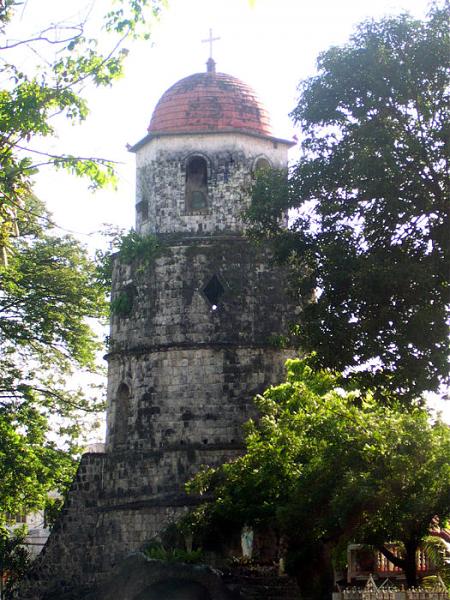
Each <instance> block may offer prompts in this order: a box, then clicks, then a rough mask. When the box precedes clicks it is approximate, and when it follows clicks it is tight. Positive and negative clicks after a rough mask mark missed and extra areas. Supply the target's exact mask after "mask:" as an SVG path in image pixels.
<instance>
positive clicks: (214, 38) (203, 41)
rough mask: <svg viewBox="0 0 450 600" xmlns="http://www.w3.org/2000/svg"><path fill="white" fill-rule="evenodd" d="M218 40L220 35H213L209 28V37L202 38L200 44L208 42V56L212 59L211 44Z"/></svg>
mask: <svg viewBox="0 0 450 600" xmlns="http://www.w3.org/2000/svg"><path fill="white" fill-rule="evenodd" d="M217 40H220V37H213V34H212V29H210V30H209V38H208V39H206V40H202V44H203V43H205V42H209V58H210V59H212V45H213V42H216V41H217Z"/></svg>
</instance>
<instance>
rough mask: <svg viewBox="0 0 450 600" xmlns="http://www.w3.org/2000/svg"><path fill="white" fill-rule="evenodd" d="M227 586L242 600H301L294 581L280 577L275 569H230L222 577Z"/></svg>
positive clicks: (284, 576)
mask: <svg viewBox="0 0 450 600" xmlns="http://www.w3.org/2000/svg"><path fill="white" fill-rule="evenodd" d="M222 579H223V581H224V583H225V585H226V586H227V587H228V588H229V589H230V590H232V591H233V592H234V593H235V594H236V597H237V598H241V599H242V600H299V598H300V591H299V588H298V586H297V583H296V581H295V580H294V579H292V578H290V577H287V576H286V575H281V576H280V575H278V573H277V569H276V568H273V567H260V568H258V567H255V568H244V567H237V568H234V569H230V570H229V571H226V572H225V573H224V574H223V577H222Z"/></svg>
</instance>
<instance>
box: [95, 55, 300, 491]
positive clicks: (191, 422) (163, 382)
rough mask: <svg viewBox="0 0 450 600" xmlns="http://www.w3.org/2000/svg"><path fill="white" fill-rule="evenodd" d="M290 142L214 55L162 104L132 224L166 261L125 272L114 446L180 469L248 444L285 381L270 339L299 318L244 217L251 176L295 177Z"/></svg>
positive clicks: (117, 282) (110, 441)
mask: <svg viewBox="0 0 450 600" xmlns="http://www.w3.org/2000/svg"><path fill="white" fill-rule="evenodd" d="M290 144H291V143H290V142H287V141H285V140H280V139H277V138H274V137H273V136H272V135H271V133H270V124H269V117H268V115H267V113H266V111H265V110H264V108H263V107H262V106H261V104H260V103H259V102H258V100H257V98H256V97H255V94H254V92H253V91H252V90H251V89H250V88H249V87H248V86H247V85H246V84H244V83H242V82H241V81H239V80H238V79H236V78H234V77H231V76H230V75H225V74H223V73H216V71H215V65H214V62H213V60H212V59H209V61H208V70H207V72H205V73H196V74H194V75H191V76H189V77H186V78H185V79H182V80H181V81H178V82H177V83H176V84H175V85H173V86H172V87H171V88H170V89H169V90H167V91H166V92H165V93H164V94H163V96H162V97H161V99H160V101H159V102H158V104H157V106H156V108H155V110H154V113H153V116H152V119H151V122H150V126H149V128H148V135H147V136H146V137H145V138H144V139H143V140H141V141H140V142H138V143H137V144H136V145H135V146H134V147H133V148H132V151H133V152H135V153H136V162H137V191H136V229H137V231H138V232H139V233H141V234H142V235H147V234H151V235H154V236H155V237H156V238H157V239H158V242H159V244H160V253H159V256H158V257H157V258H156V259H155V260H154V262H153V263H152V264H151V265H148V266H147V267H145V268H143V265H142V263H141V262H139V261H138V262H137V263H136V264H133V265H121V264H119V263H118V264H116V269H115V273H114V283H113V301H114V299H115V298H118V297H119V295H120V294H122V295H123V294H125V295H127V294H128V297H129V299H130V302H132V308H131V310H130V312H129V314H127V315H126V316H125V317H121V316H120V315H114V316H113V318H112V329H111V338H110V339H111V347H110V353H109V355H108V363H109V381H108V398H109V405H108V407H109V408H108V435H107V450H108V451H111V452H129V451H153V450H158V451H164V452H176V453H178V454H177V456H178V457H177V465H178V467H177V469H178V472H179V473H180V474H181V473H185V472H188V471H190V468H189V464H192V463H195V464H196V465H197V464H198V465H199V464H203V463H205V462H206V463H210V462H211V460H212V457H214V459H213V462H214V463H217V462H223V460H225V459H227V458H228V457H229V456H230V452H231V453H232V454H233V453H234V451H235V450H238V449H239V448H240V442H241V438H242V431H241V428H242V423H243V422H244V421H245V420H247V418H248V417H249V411H251V406H252V398H253V396H254V395H255V394H256V393H257V392H260V391H262V390H263V389H264V388H265V387H267V386H268V385H270V384H271V383H274V382H276V381H279V380H280V378H281V377H282V368H283V360H284V358H285V355H284V353H283V352H280V351H279V350H277V349H274V348H273V347H271V345H270V342H271V340H272V342H273V340H274V338H276V336H279V335H280V334H282V333H283V332H286V330H287V319H288V318H289V316H290V315H289V314H288V311H287V308H288V307H287V303H286V297H285V293H284V284H283V282H282V280H281V279H280V273H279V272H277V271H276V270H274V269H273V268H272V267H271V266H270V261H269V260H268V257H267V256H266V255H265V253H264V252H261V251H256V250H255V248H254V247H253V246H252V245H251V244H250V243H249V242H248V241H247V240H246V239H245V237H244V235H243V229H244V225H243V221H242V213H243V211H244V210H245V209H246V208H247V207H248V204H249V197H248V193H249V188H250V185H251V183H252V177H254V174H255V172H256V171H257V170H258V169H259V168H262V167H268V166H271V167H274V168H277V169H284V168H286V167H287V149H288V147H289V146H290ZM291 316H292V315H291ZM180 452H181V454H179V453H180ZM194 456H195V459H194ZM187 457H189V459H188V463H189V464H184V463H185V461H186V460H187ZM205 459H206V460H205ZM181 464H183V466H181ZM179 478H181V479H182V476H181V477H176V478H175V479H179ZM177 483H179V481H178V482H177ZM168 485H169V482H165V483H164V484H163V486H164V487H166V486H168ZM169 487H170V486H169ZM166 489H168V488H167V487H166Z"/></svg>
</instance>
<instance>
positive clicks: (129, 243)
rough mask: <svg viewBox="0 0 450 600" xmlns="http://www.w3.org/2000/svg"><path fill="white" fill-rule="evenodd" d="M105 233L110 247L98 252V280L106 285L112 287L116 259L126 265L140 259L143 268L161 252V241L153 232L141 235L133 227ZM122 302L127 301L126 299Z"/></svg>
mask: <svg viewBox="0 0 450 600" xmlns="http://www.w3.org/2000/svg"><path fill="white" fill-rule="evenodd" d="M105 235H106V236H107V237H108V238H109V247H108V249H107V250H106V251H103V250H99V251H97V253H96V262H97V275H98V280H99V282H100V283H101V284H102V285H104V286H105V287H111V279H112V272H113V264H114V260H115V259H117V260H118V261H119V262H120V263H121V264H125V265H129V264H131V263H132V262H134V261H135V260H136V259H139V261H140V265H141V268H145V267H147V266H148V265H150V264H151V263H152V262H153V261H154V260H155V259H156V258H157V256H159V254H160V252H161V243H160V242H159V241H158V239H157V237H156V236H154V235H152V234H147V235H141V234H139V233H137V232H136V231H134V230H133V229H132V230H130V231H129V232H127V233H123V231H117V230H109V231H107V232H106V233H105ZM122 302H123V303H126V299H125V298H124V299H123V300H122V301H120V303H121V304H122Z"/></svg>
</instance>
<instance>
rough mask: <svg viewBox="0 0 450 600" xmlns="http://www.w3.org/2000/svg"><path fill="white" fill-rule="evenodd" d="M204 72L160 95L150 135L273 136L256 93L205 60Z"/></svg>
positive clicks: (151, 123)
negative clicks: (223, 133) (219, 133)
mask: <svg viewBox="0 0 450 600" xmlns="http://www.w3.org/2000/svg"><path fill="white" fill-rule="evenodd" d="M207 65H208V69H207V71H206V72H205V73H194V75H189V77H185V78H184V79H181V80H180V81H178V82H177V83H175V84H174V85H173V86H172V87H170V88H169V89H168V90H167V91H166V92H164V94H163V95H162V96H161V99H160V100H159V102H158V104H157V105H156V108H155V110H154V112H153V116H152V118H151V121H150V125H149V127H148V132H149V134H151V135H152V136H153V135H159V134H179V133H203V132H204V133H213V132H225V131H240V132H247V133H251V134H256V135H258V136H269V137H271V136H272V129H271V124H270V118H269V114H268V113H267V111H266V109H265V108H264V107H263V105H262V104H261V102H260V101H259V100H258V98H257V96H256V94H255V92H254V91H253V90H252V89H251V88H250V87H249V86H248V85H247V84H246V83H243V82H242V81H240V80H239V79H237V78H236V77H232V76H231V75H227V74H225V73H216V70H215V63H214V61H213V60H212V59H209V60H208V63H207Z"/></svg>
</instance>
